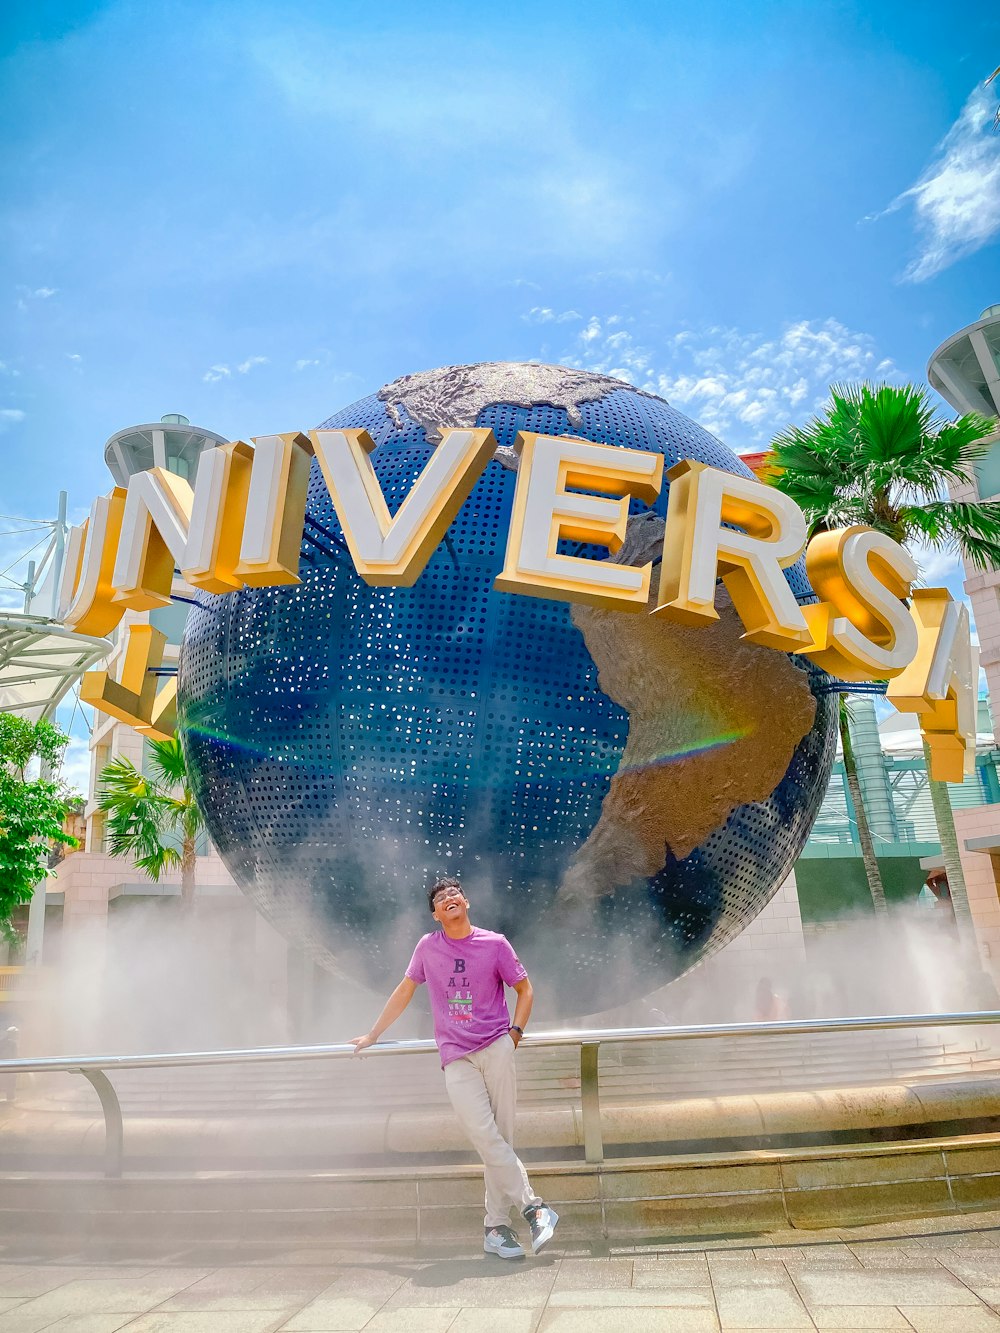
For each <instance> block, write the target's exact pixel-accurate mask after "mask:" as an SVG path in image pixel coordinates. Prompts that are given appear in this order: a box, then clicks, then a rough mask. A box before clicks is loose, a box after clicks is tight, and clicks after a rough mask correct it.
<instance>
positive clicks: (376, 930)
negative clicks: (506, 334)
mask: <svg viewBox="0 0 1000 1333" xmlns="http://www.w3.org/2000/svg"><path fill="white" fill-rule="evenodd" d="M324 425H325V426H327V427H328V428H347V427H354V428H363V429H365V430H367V431H368V433H369V434H370V435H371V437H372V439H373V440H374V441H375V445H376V448H375V451H374V453H373V455H372V461H373V465H374V468H375V472H376V474H377V476H378V478H379V481H380V484H381V486H382V489H383V492H384V494H385V497H386V502H387V504H388V506H389V509H390V511H391V512H395V511H396V509H397V508H398V507H399V505H400V504H401V503H402V500H403V498H404V497H405V496H406V494H407V493H408V492H409V490H410V488H411V486H412V485H413V483H414V480H415V479H416V477H417V476H418V475H419V474H420V472H421V470H422V468H423V467H424V465H425V464H426V462H427V460H428V458H429V457H430V455H431V453H432V452H433V450H434V448H435V447H436V444H437V443H438V442H439V440H440V438H441V432H442V431H443V430H445V429H447V428H448V427H450V426H473V425H475V426H481V427H489V428H490V429H491V430H492V431H493V433H494V436H495V437H496V440H497V444H498V448H497V452H496V455H495V457H494V459H493V460H492V461H491V462H490V463H489V464H488V465H487V467H486V469H485V471H484V473H483V475H482V476H481V478H480V480H479V482H478V483H477V485H476V487H475V489H474V490H473V492H472V494H471V496H470V498H469V499H468V500H467V501H466V503H465V505H464V506H463V507H462V509H461V511H460V513H459V515H458V517H457V518H456V520H455V521H454V523H453V524H452V527H451V529H450V531H449V533H448V534H447V537H446V540H445V542H444V543H442V545H441V547H440V548H439V549H438V550H437V551H436V552H435V554H434V555H433V556H432V558H431V560H430V562H429V564H428V565H427V568H426V569H425V571H424V573H423V574H422V575H421V576H420V578H419V579H418V580H417V582H416V583H415V585H414V586H413V587H410V588H403V587H371V586H369V585H368V584H366V583H365V582H364V581H363V580H362V579H361V577H360V576H359V575H358V573H357V572H356V571H355V569H354V566H353V564H352V562H351V560H350V558H349V556H348V554H347V551H346V547H345V544H344V541H343V535H342V532H341V527H340V523H339V520H338V518H337V514H336V512H335V510H334V508H333V505H332V502H331V499H330V496H329V494H328V491H327V488H326V486H325V484H324V482H323V479H322V476H321V475H320V471H319V467H318V465H317V464H316V463H315V462H314V464H313V471H312V476H311V480H310V486H309V495H308V501H307V515H306V524H305V530H304V539H303V545H302V550H301V568H300V575H301V581H300V582H299V583H298V584H297V585H294V586H286V587H280V588H259V589H250V588H247V589H243V590H240V591H238V592H235V593H231V594H228V595H226V596H212V595H209V594H199V595H198V606H197V607H196V608H194V609H193V610H192V612H191V615H190V617H189V621H188V626H187V630H186V634H185V642H184V649H183V654H182V659H181V667H180V678H179V726H180V732H181V736H182V739H183V743H184V747H185V752H186V754H187V757H188V761H189V765H190V769H191V772H192V774H193V779H194V785H195V790H196V794H197V797H198V801H199V804H200V805H201V807H202V809H203V811H204V813H205V817H206V820H207V823H208V827H209V831H210V833H211V836H212V838H213V841H214V842H215V844H216V846H217V847H218V848H219V851H220V852H221V854H222V856H223V858H224V859H225V861H226V864H227V866H228V867H229V869H230V871H231V873H232V874H233V876H234V878H235V879H236V881H237V883H239V884H240V886H241V887H242V889H243V890H244V891H245V892H246V893H247V894H249V896H250V897H251V898H252V899H253V901H254V902H255V903H256V905H257V906H258V907H259V908H260V910H261V911H262V912H263V913H264V914H265V915H266V916H267V917H268V918H270V920H271V921H272V922H273V923H274V924H275V925H276V926H277V927H278V929H279V930H280V931H281V932H282V933H283V934H285V935H286V936H287V937H288V938H289V939H290V940H291V941H293V942H294V943H296V944H297V945H300V946H301V947H303V948H306V949H307V950H309V951H310V952H311V953H312V954H313V955H314V956H315V957H316V958H317V959H318V961H320V962H321V963H322V964H323V965H324V966H326V967H328V968H330V969H331V970H333V971H334V972H336V973H338V974H339V975H341V976H342V977H344V978H346V979H349V980H350V981H352V982H355V983H359V984H362V985H366V986H370V987H373V988H375V989H384V987H385V986H386V985H387V984H392V983H394V982H395V981H396V980H398V978H399V976H400V975H401V973H402V970H403V968H404V966H405V964H406V961H407V959H408V957H409V951H410V950H411V949H412V947H413V945H414V943H415V942H416V939H417V938H418V937H419V935H420V934H422V933H424V932H425V931H426V930H428V929H429V928H431V926H432V925H433V923H432V921H431V918H430V916H429V915H428V912H427V904H426V896H425V888H426V885H427V883H428V881H429V880H430V879H431V877H433V876H436V875H438V874H442V873H457V874H459V875H460V876H461V878H462V882H463V884H464V886H465V887H466V889H467V892H468V896H469V898H470V900H471V904H472V915H473V917H474V919H475V920H476V921H477V923H479V924H482V925H484V926H488V927H489V928H491V929H495V930H499V931H502V932H503V933H504V934H506V935H507V936H508V937H509V938H510V939H511V941H512V942H513V944H514V946H515V948H516V949H517V950H518V952H519V953H520V954H521V956H522V958H523V960H524V962H525V965H526V966H527V967H528V969H529V972H530V973H531V975H532V980H533V981H534V982H535V984H536V990H540V991H541V992H542V993H543V994H544V995H545V996H546V999H547V1005H548V1011H549V1012H550V1013H558V1014H561V1015H563V1016H570V1015H573V1014H582V1013H594V1012H597V1011H598V1010H601V1009H604V1008H607V1007H610V1006H612V1005H616V1004H620V1003H623V1002H625V1001H628V1000H630V999H633V998H635V997H637V996H640V995H643V994H646V993H648V992H650V991H651V990H654V989H656V988H657V987H659V986H662V985H663V984H664V983H665V982H668V981H670V980H671V979H673V978H674V977H676V976H678V975H680V974H681V973H682V972H684V971H686V970H687V969H688V968H690V967H691V966H692V965H693V964H694V963H695V962H697V961H698V960H699V959H700V958H703V957H705V956H707V955H708V954H710V953H712V952H714V951H715V950H717V949H718V948H720V947H721V946H722V945H723V944H725V943H726V942H727V941H729V940H731V939H733V938H734V937H735V936H736V935H737V934H738V933H739V932H740V931H741V930H742V929H743V928H744V927H745V926H746V925H747V924H748V923H749V922H750V921H751V920H752V919H753V917H754V916H755V915H756V914H757V913H758V912H759V911H760V910H761V908H762V907H763V906H764V905H765V904H766V903H767V902H768V901H769V900H770V898H771V897H772V896H773V895H774V893H775V892H776V890H777V888H778V886H779V885H780V883H781V882H782V880H783V879H784V878H785V876H786V875H787V874H788V872H789V870H790V869H791V867H792V865H793V863H794V861H795V859H796V857H797V856H798V854H799V852H800V850H801V848H802V846H803V844H804V842H805V839H806V837H807V835H808V832H809V829H810V827H811V825H812V821H813V819H814V817H815V814H816V812H817V810H818V808H819V804H820V802H821V800H822V797H823V793H824V791H825V789H826V785H827V781H828V778H829V773H830V768H831V765H832V762H833V757H834V751H835V742H836V698H835V696H834V695H833V694H831V693H829V692H827V691H826V690H825V689H824V688H823V687H824V683H825V681H826V678H825V677H824V676H823V674H822V673H821V672H820V671H818V670H817V669H816V668H814V667H813V666H811V665H810V664H809V663H808V662H806V661H804V660H803V659H798V658H794V657H789V656H787V655H785V654H782V653H780V652H777V651H774V650H772V649H768V648H762V647H759V646H755V645H751V644H747V643H746V642H745V641H744V640H743V639H742V637H741V636H742V626H741V625H740V623H739V621H738V618H737V617H736V614H735V611H734V610H733V608H732V607H731V605H729V603H728V601H727V599H726V595H725V592H724V589H722V588H721V587H720V595H719V600H718V606H719V610H720V619H719V622H718V623H717V624H715V625H713V626H711V627H709V628H707V629H703V628H688V627H684V626H679V625H676V624H671V623H669V622H667V621H665V620H663V619H662V618H659V617H651V616H648V615H644V614H642V613H641V612H639V613H636V612H620V611H608V610H599V609H594V608H591V607H584V606H572V607H571V606H570V605H568V604H566V603H564V602H558V601H549V600H544V599H541V598H535V597H524V596H516V595H512V594H510V593H506V592H501V591H498V590H496V589H495V588H494V586H493V585H494V580H495V579H496V577H497V575H498V573H499V572H500V569H501V566H502V564H503V560H504V553H505V546H506V540H507V531H508V523H509V519H510V514H511V507H512V502H513V495H514V487H515V483H516V480H517V465H518V455H517V452H516V451H515V449H514V445H515V442H516V440H517V436H518V433H519V432H523V431H534V432H539V433H542V434H548V435H572V436H576V437H579V438H583V439H588V440H594V441H600V442H602V443H606V444H611V445H617V446H623V447H627V448H630V449H642V450H651V451H655V452H658V453H661V454H663V456H664V458H665V460H666V466H667V468H669V467H670V466H671V465H672V464H674V463H676V462H678V461H679V460H681V459H683V458H688V459H696V460H699V461H701V462H704V463H707V464H710V465H711V466H713V467H716V468H721V469H724V470H726V471H729V472H733V473H738V474H740V475H749V473H748V470H747V469H746V467H745V466H744V465H743V464H742V463H741V462H740V460H739V459H738V458H737V456H736V455H735V454H733V453H732V452H731V451H730V450H729V449H728V448H726V446H724V445H723V444H721V443H720V441H718V440H717V439H715V437H713V436H712V435H710V434H709V433H708V432H707V431H705V430H704V429H702V428H701V427H700V426H698V425H697V424H696V423H694V422H692V421H690V420H689V419H688V418H686V417H685V416H683V415H682V414H681V413H680V412H678V411H676V410H675V409H674V408H672V407H670V405H669V404H668V403H666V402H664V401H663V400H662V399H659V398H656V397H654V396H652V395H649V394H645V393H642V392H640V391H638V390H636V389H634V388H632V387H631V386H629V385H627V384H624V383H622V382H621V381H618V380H614V379H609V378H608V377H606V376H600V375H591V374H588V373H587V372H583V371H578V370H570V369H567V368H564V367H555V366H535V365H527V364H520V363H485V364H480V365H473V366H458V367H444V368H442V369H440V370H436V371H429V372H421V373H419V374H416V375H410V376H406V377H403V378H402V379H400V380H397V381H395V382H394V383H393V384H390V385H387V386H385V387H384V388H383V389H382V390H381V391H380V392H379V393H377V394H374V395H372V396H371V397H369V398H365V399H362V400H361V401H360V402H357V403H354V404H352V405H351V406H350V407H347V408H345V409H343V410H342V411H341V412H338V413H337V414H335V415H334V416H333V417H331V418H330V419H329V421H327V422H325V423H324ZM666 501H667V484H666V483H665V484H664V488H663V493H662V494H661V495H660V497H659V499H658V500H657V501H656V503H655V505H653V506H651V507H648V508H647V507H646V506H644V505H642V504H639V503H635V504H633V506H632V513H631V516H630V520H629V526H628V533H627V539H626V542H625V545H624V546H623V548H622V549H621V550H620V551H619V552H617V553H616V555H615V556H614V557H612V558H613V559H615V560H617V561H620V562H628V563H634V564H642V563H645V562H646V561H647V560H650V559H653V560H655V559H658V551H659V546H660V545H661V544H662V538H663V530H664V518H665V513H666ZM572 553H573V554H578V555H584V556H589V557H591V558H594V559H607V558H609V557H608V552H607V551H606V550H603V549H600V548H597V547H594V548H582V549H576V548H574V549H573V551H572ZM787 577H788V579H789V582H790V584H791V586H792V588H793V590H794V591H795V592H796V593H797V594H798V595H799V596H800V597H802V598H806V597H808V596H809V588H808V584H807V583H806V581H805V576H804V572H803V570H802V568H801V566H795V567H793V568H792V569H790V570H788V571H787ZM654 583H655V579H654Z"/></svg>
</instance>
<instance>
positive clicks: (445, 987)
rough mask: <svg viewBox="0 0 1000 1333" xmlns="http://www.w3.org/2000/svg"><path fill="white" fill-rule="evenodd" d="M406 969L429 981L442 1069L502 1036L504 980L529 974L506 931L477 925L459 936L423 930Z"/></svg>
mask: <svg viewBox="0 0 1000 1333" xmlns="http://www.w3.org/2000/svg"><path fill="white" fill-rule="evenodd" d="M406 975H407V976H408V977H409V978H410V980H411V981H415V982H417V983H418V984H419V983H421V982H424V981H426V983H427V990H428V994H429V995H430V1000H431V1013H432V1014H433V1016H434V1040H435V1041H436V1042H437V1045H438V1050H439V1051H440V1052H441V1067H442V1069H443V1068H444V1066H445V1065H447V1064H450V1063H451V1062H452V1060H461V1058H462V1056H463V1055H470V1054H471V1053H472V1052H473V1051H481V1050H482V1049H483V1047H484V1046H489V1045H490V1043H491V1042H494V1041H496V1040H497V1038H498V1037H502V1036H503V1034H504V1033H505V1032H506V1031H507V1029H508V1028H509V1027H510V1014H509V1013H508V1012H507V997H506V996H505V995H504V989H503V988H504V984H505V983H506V984H507V985H508V986H516V985H517V983H518V982H519V981H523V980H524V978H525V977H526V976H527V975H528V974H527V972H525V970H524V968H523V967H522V966H521V963H520V961H519V959H518V956H517V954H516V953H515V952H514V950H513V949H512V948H511V946H510V944H509V942H508V941H507V939H506V938H505V937H504V936H503V935H498V934H496V932H495V931H492V930H480V929H479V927H478V926H473V927H472V931H471V933H470V934H468V935H465V936H463V937H462V939H460V940H452V939H449V938H448V936H447V935H446V934H445V933H444V931H443V930H434V931H432V932H431V933H430V934H429V935H425V936H424V937H423V939H422V940H420V941H419V942H418V944H417V947H416V948H415V949H414V950H413V957H412V958H411V959H410V965H409V967H407V969H406Z"/></svg>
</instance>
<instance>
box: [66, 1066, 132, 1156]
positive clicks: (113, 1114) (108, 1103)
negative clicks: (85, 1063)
mask: <svg viewBox="0 0 1000 1333" xmlns="http://www.w3.org/2000/svg"><path fill="white" fill-rule="evenodd" d="M77 1073H79V1074H82V1075H83V1077H84V1078H85V1079H86V1080H87V1082H88V1083H89V1084H90V1085H91V1087H92V1088H93V1089H94V1091H95V1092H96V1093H97V1095H98V1097H100V1099H101V1110H102V1111H103V1112H104V1174H105V1175H106V1176H107V1177H108V1179H109V1180H119V1179H120V1178H121V1174H122V1158H123V1157H124V1155H125V1126H124V1124H123V1123H122V1108H121V1102H119V1100H118V1094H117V1093H116V1092H115V1090H114V1087H113V1086H112V1083H111V1080H110V1079H109V1078H108V1076H107V1074H105V1072H104V1070H103V1069H78V1070H77Z"/></svg>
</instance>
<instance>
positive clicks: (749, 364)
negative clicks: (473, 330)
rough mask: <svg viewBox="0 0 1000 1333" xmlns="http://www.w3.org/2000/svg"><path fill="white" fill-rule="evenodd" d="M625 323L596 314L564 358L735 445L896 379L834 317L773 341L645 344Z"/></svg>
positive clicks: (722, 331)
mask: <svg viewBox="0 0 1000 1333" xmlns="http://www.w3.org/2000/svg"><path fill="white" fill-rule="evenodd" d="M621 324H622V317H621V316H620V315H612V316H611V317H610V318H606V317H599V316H596V315H594V316H592V317H591V318H590V319H589V320H588V321H587V323H586V324H585V326H584V327H583V328H582V329H581V330H580V331H579V333H578V334H577V336H576V339H575V341H574V343H573V345H572V346H571V347H570V348H569V349H568V350H567V352H566V354H565V355H564V356H563V357H562V358H561V359H562V360H563V362H564V363H565V364H567V365H572V366H579V367H581V368H583V369H585V370H596V371H599V372H600V373H602V374H605V375H614V376H617V377H618V378H620V379H625V380H628V381H629V382H630V383H632V384H634V385H636V387H637V388H640V389H646V390H647V391H649V392H651V393H656V394H659V395H660V396H661V397H663V398H666V399H668V401H670V402H671V403H673V405H674V406H675V407H679V408H680V409H681V410H682V411H683V412H685V413H687V414H688V415H690V416H692V417H693V418H694V419H695V420H696V421H698V422H700V423H701V425H703V426H705V427H707V429H708V430H710V431H713V432H714V433H715V434H716V435H719V436H720V437H721V438H722V439H724V440H726V442H727V443H728V444H730V445H731V446H732V447H733V448H736V449H752V448H759V447H761V446H762V445H764V444H766V443H767V442H768V441H769V440H770V439H771V437H772V436H773V435H775V434H777V432H778V431H780V430H783V429H784V428H785V427H786V426H787V425H788V424H789V423H790V422H793V421H797V422H802V421H804V420H805V419H806V418H808V417H809V416H812V415H814V414H816V413H817V412H819V411H820V410H821V409H822V407H823V404H824V403H825V402H826V400H827V397H828V395H829V389H830V385H831V384H836V383H838V382H840V381H847V380H861V379H874V378H886V377H892V376H893V375H894V374H895V373H896V372H895V368H894V366H893V363H892V361H890V360H887V359H886V358H884V357H882V356H880V355H879V353H878V352H877V350H876V348H875V345H874V341H873V339H872V338H871V337H870V336H868V335H867V334H863V333H856V332H854V331H852V330H851V329H848V328H847V327H846V326H845V325H843V324H841V323H840V322H839V321H838V320H835V319H824V320H800V321H798V322H797V323H794V324H789V325H787V326H786V327H785V328H784V329H782V330H781V331H780V332H778V333H776V334H773V335H771V336H764V335H761V334H757V333H746V332H744V331H743V330H741V329H735V328H720V327H714V328H705V329H681V330H679V331H678V332H676V333H674V334H672V335H671V336H669V337H667V338H662V339H661V338H658V339H657V344H658V346H657V348H656V349H653V348H652V347H647V346H644V345H643V344H642V343H640V342H639V340H638V338H637V337H636V335H635V333H634V332H632V331H631V329H624V328H622V327H621Z"/></svg>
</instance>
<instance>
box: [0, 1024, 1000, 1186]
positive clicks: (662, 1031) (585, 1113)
mask: <svg viewBox="0 0 1000 1333" xmlns="http://www.w3.org/2000/svg"><path fill="white" fill-rule="evenodd" d="M989 1023H1000V1011H996V1010H983V1011H978V1012H974V1013H958V1014H895V1015H891V1016H887V1015H870V1016H867V1017H861V1018H811V1019H800V1020H795V1021H786V1022H780V1023H728V1024H702V1025H694V1026H690V1027H655V1028H591V1029H584V1030H580V1031H570V1030H566V1031H556V1032H539V1033H536V1034H532V1035H528V1036H525V1037H524V1038H523V1039H522V1043H521V1044H522V1045H524V1046H531V1047H533V1048H535V1049H545V1048H551V1047H563V1046H578V1047H579V1049H580V1105H581V1112H582V1118H583V1147H584V1157H585V1159H586V1161H588V1162H594V1163H597V1162H602V1161H603V1160H604V1136H603V1132H602V1128H601V1100H600V1069H599V1060H600V1048H601V1046H602V1045H604V1044H607V1045H611V1044H614V1045H618V1044H621V1043H630V1042H639V1041H644V1042H669V1041H704V1040H708V1039H712V1038H727V1039H728V1038H741V1037H762V1036H770V1037H797V1036H810V1035H812V1034H815V1033H824V1032H885V1031H893V1030H896V1029H899V1028H931V1027H934V1028H937V1027H968V1026H975V1025H978V1024H989ZM436 1053H437V1046H436V1045H435V1043H434V1042H433V1041H385V1042H378V1043H376V1044H375V1045H374V1046H369V1047H368V1048H367V1049H366V1050H365V1052H364V1054H363V1055H360V1056H359V1055H357V1053H356V1052H355V1050H354V1047H353V1046H352V1045H350V1043H346V1044H339V1045H332V1046H261V1047H254V1048H250V1049H249V1050H232V1051H177V1052H171V1053H168V1054H162V1055H87V1056H77V1057H76V1058H73V1059H66V1058H64V1057H62V1056H41V1057H39V1058H38V1059H35V1060H21V1059H18V1060H0V1077H2V1076H3V1075H5V1074H6V1075H12V1074H14V1075H16V1074H39V1073H46V1074H48V1073H59V1072H65V1073H76V1074H82V1075H83V1077H84V1078H85V1079H87V1081H88V1082H89V1083H90V1084H91V1086H92V1087H93V1088H94V1090H95V1092H96V1093H97V1095H98V1097H99V1098H100V1101H101V1108H102V1110H103V1112H104V1130H105V1139H104V1173H105V1175H106V1176H108V1177H119V1176H121V1174H122V1164H123V1160H124V1153H125V1126H124V1120H123V1117H122V1109H121V1103H120V1102H119V1100H118V1094H117V1093H116V1091H115V1088H114V1084H113V1083H112V1082H111V1079H110V1078H109V1077H108V1075H109V1073H113V1072H115V1071H116V1070H121V1069H176V1068H181V1067H183V1068H189V1067H190V1068H195V1067H198V1066H202V1065H237V1064H278V1063H287V1062H289V1061H295V1060H367V1059H372V1058H375V1059H385V1058H386V1057H387V1056H390V1055H430V1054H436Z"/></svg>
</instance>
